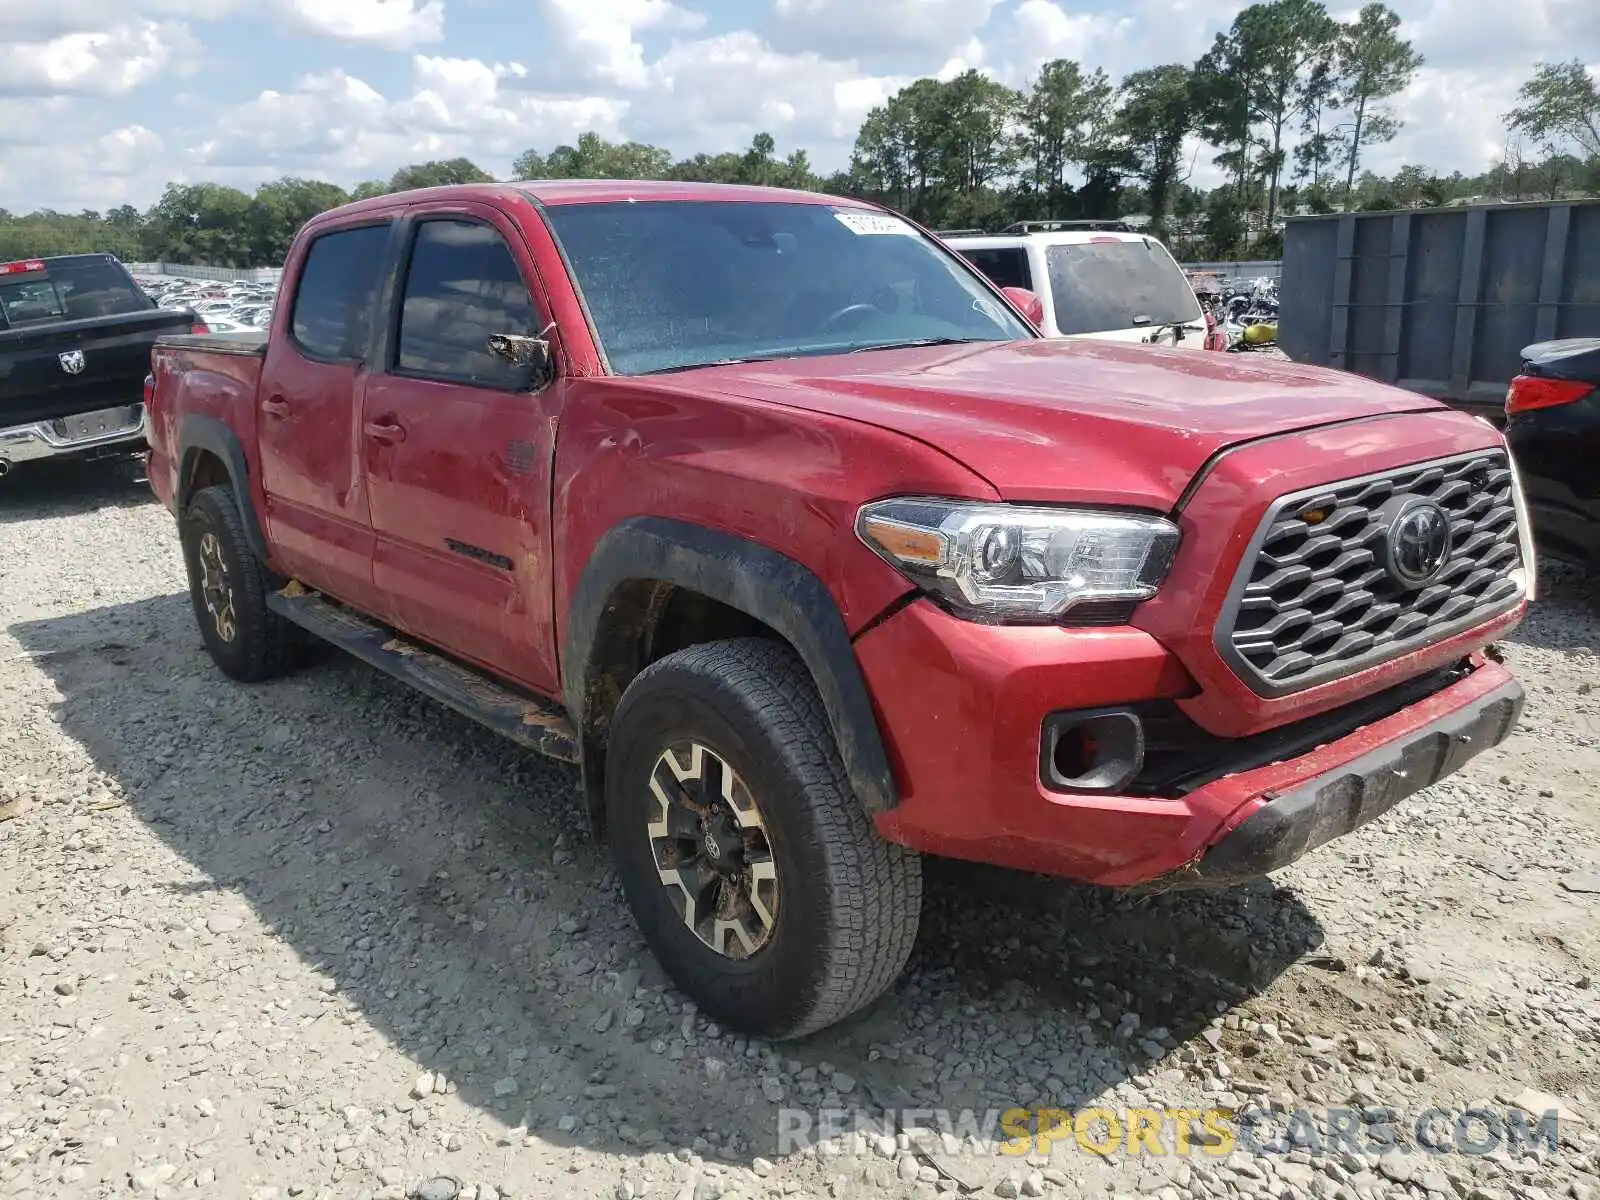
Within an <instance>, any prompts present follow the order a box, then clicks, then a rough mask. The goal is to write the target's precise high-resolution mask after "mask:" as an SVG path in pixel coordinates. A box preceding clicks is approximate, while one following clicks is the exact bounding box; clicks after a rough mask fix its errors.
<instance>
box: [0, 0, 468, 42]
mask: <svg viewBox="0 0 1600 1200" xmlns="http://www.w3.org/2000/svg"><path fill="white" fill-rule="evenodd" d="M230 16H240V17H250V18H261V17H270V18H273V19H275V20H276V21H277V22H278V23H279V24H280V25H282V26H283V27H285V28H287V29H288V30H290V31H291V32H294V33H298V34H301V35H304V36H306V37H320V38H331V39H334V40H337V41H346V42H366V43H370V44H372V45H377V46H385V47H388V48H390V49H398V50H404V49H409V48H411V47H413V46H418V45H422V44H424V43H429V42H437V41H439V40H441V39H442V38H443V37H444V0H257V2H255V3H249V2H248V0H0V38H4V39H12V38H15V39H19V40H38V39H45V38H53V37H58V36H60V35H61V34H67V33H95V32H97V31H100V30H104V29H108V28H111V27H112V26H114V25H116V24H118V23H120V22H125V21H127V20H128V19H129V18H131V17H144V18H148V19H152V20H178V19H183V20H192V21H215V20H220V19H221V18H223V17H230Z"/></svg>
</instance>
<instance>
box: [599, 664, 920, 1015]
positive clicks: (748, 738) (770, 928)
mask: <svg viewBox="0 0 1600 1200" xmlns="http://www.w3.org/2000/svg"><path fill="white" fill-rule="evenodd" d="M606 819H607V826H608V829H609V831H610V835H611V841H612V846H613V853H614V854H615V857H616V862H617V867H618V870H619V872H620V874H621V877H622V884H623V890H624V892H625V893H626V894H627V898H628V904H629V907H630V908H631V909H632V910H633V914H634V917H635V919H636V920H637V921H638V923H639V926H640V928H641V929H642V930H643V931H644V935H645V939H646V941H647V942H648V943H649V945H650V948H651V950H652V951H654V953H655V955H656V957H657V958H658V959H659V960H660V962H661V964H662V967H663V968H664V969H665V970H666V972H667V974H668V975H669V976H671V978H672V980H673V982H674V983H676V984H677V986H678V987H679V989H680V990H682V991H683V992H685V993H686V994H687V995H688V996H689V997H690V998H691V999H693V1000H694V1002H695V1003H696V1004H697V1005H699V1006H700V1008H701V1009H702V1010H703V1011H704V1012H706V1013H707V1014H708V1015H709V1016H711V1017H713V1018H715V1019H716V1020H718V1021H721V1022H722V1023H724V1024H726V1025H728V1026H729V1027H731V1028H736V1029H740V1030H742V1031H745V1032H747V1033H754V1034H758V1035H760V1036H764V1037H769V1038H792V1037H800V1036H803V1035H805V1034H808V1033H812V1032H814V1031H816V1030H818V1029H821V1028H823V1027H825V1026H827V1025H831V1024H833V1023H834V1022H836V1021H839V1020H842V1019H843V1018H844V1017H846V1016H848V1015H850V1014H851V1013H852V1012H855V1011H856V1010H857V1009H859V1008H862V1007H863V1006H865V1005H867V1004H869V1003H871V1002H872V1001H873V1000H875V999H876V998H877V997H878V996H879V995H881V994H882V993H883V991H884V990H885V989H887V988H888V987H889V986H890V985H891V984H892V983H893V982H894V981H895V979H896V978H897V977H898V976H899V974H900V972H901V970H902V969H903V968H904V966H905V963H906V959H907V958H908V957H909V956H910V953H911V948H912V945H913V943H914V942H915V941H916V935H917V923H918V919H919V917H920V914H921V906H922V874H921V862H920V859H919V858H918V857H917V855H916V854H914V853H912V852H911V851H908V850H905V849H902V848H901V847H899V846H895V845H892V844H891V843H889V842H886V841H884V840H883V839H882V838H880V837H879V836H878V835H877V834H876V832H875V831H874V830H873V828H872V824H871V822H870V821H869V820H868V818H867V815H866V813H865V811H863V809H862V807H861V804H860V802H859V801H858V800H857V799H856V796H855V795H854V793H853V792H852V791H851V789H850V786H849V783H848V781H847V779H846V777H845V773H844V767H843V765H842V764H841V762H840V760H839V753H838V750H837V748H836V747H835V745H834V740H833V733H832V730H831V729H830V728H829V725H828V721H827V716H826V714H825V713H824V711H823V706H822V699H821V697H820V696H818V694H817V690H816V687H815V686H814V685H813V684H812V682H811V677H810V675H809V673H808V672H807V671H806V668H805V665H804V664H803V663H802V662H801V661H800V659H799V658H798V656H796V654H795V653H794V651H793V650H791V649H790V648H789V647H787V646H785V645H782V644H780V643H777V642H771V641H764V640H761V639H755V638H750V639H738V640H730V641H722V642H708V643H705V644H703V645H699V646H691V647H689V648H688V649H686V650H680V651H677V652H676V653H674V654H669V655H667V656H666V657H665V658H662V659H661V660H659V661H658V662H655V663H653V664H651V665H650V666H649V667H647V668H646V669H645V670H644V671H642V672H640V674H639V675H638V677H637V678H635V679H634V681H633V682H632V683H631V684H630V685H629V687H628V690H627V691H626V692H625V693H624V695H623V697H622V702H621V704H620V705H619V706H618V708H617V712H616V716H615V718H614V720H613V721H612V725H611V742H610V747H609V749H608V752H607V757H606Z"/></svg>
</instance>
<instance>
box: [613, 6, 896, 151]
mask: <svg viewBox="0 0 1600 1200" xmlns="http://www.w3.org/2000/svg"><path fill="white" fill-rule="evenodd" d="M910 82H911V78H910V77H909V76H903V77H901V76H871V75H867V74H865V73H864V72H862V71H861V69H860V67H859V66H858V65H857V64H856V63H855V62H853V61H843V62H841V61H838V60H835V59H830V58H826V57H824V56H822V55H820V54H816V53H810V52H807V53H802V54H782V53H779V52H778V51H776V50H774V49H773V48H772V47H771V46H770V45H768V44H767V43H766V42H764V41H763V40H762V39H761V38H759V37H757V36H756V35H755V34H754V33H751V32H750V31H748V30H741V31H738V32H734V33H727V34H722V35H720V36H718V37H712V38H701V39H699V40H696V41H690V42H679V43H677V44H675V45H673V46H672V47H671V48H670V49H668V50H667V51H666V53H665V54H663V55H662V56H661V58H660V59H659V60H658V61H657V62H656V63H655V64H654V65H653V66H652V67H651V72H650V79H649V83H648V85H647V87H646V88H645V90H644V93H643V95H642V96H641V97H640V99H639V102H638V103H637V104H635V105H634V106H633V108H632V109H631V110H630V119H629V122H628V132H629V133H630V135H632V136H635V137H638V138H640V139H641V140H646V141H651V140H653V141H656V142H659V143H662V144H665V145H667V146H669V147H670V148H672V149H673V150H675V151H677V152H679V153H686V152H690V151H699V150H708V151H713V150H734V149H742V148H743V147H744V146H745V145H747V144H748V143H749V141H750V138H751V137H752V136H754V135H755V134H756V133H759V132H762V131H765V132H768V133H771V134H772V135H773V137H774V138H775V139H776V140H777V142H778V146H779V150H780V152H784V153H787V152H788V151H791V150H794V149H799V148H804V149H806V150H807V151H808V152H809V153H810V155H811V157H812V162H813V165H817V164H819V163H822V164H827V165H831V166H837V165H842V163H843V161H844V160H845V159H846V158H847V157H848V155H849V146H850V143H851V142H853V141H854V140H855V135H856V130H857V129H858V128H859V127H860V125H861V121H862V118H864V117H865V116H866V115H867V112H868V110H869V109H871V107H872V106H873V105H875V104H881V103H882V102H883V101H884V100H885V99H886V98H887V97H888V96H889V95H891V94H892V93H893V92H894V91H895V90H896V89H897V88H900V87H903V86H904V85H905V84H908V83H910Z"/></svg>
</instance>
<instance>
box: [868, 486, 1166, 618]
mask: <svg viewBox="0 0 1600 1200" xmlns="http://www.w3.org/2000/svg"><path fill="white" fill-rule="evenodd" d="M856 533H857V534H858V535H859V536H860V537H861V540H862V541H864V542H866V544H867V545H868V546H870V547H871V548H872V549H873V550H875V551H876V552H877V553H878V554H879V555H880V556H882V557H883V558H884V559H885V560H886V561H887V562H888V563H889V564H890V565H891V566H893V567H895V568H897V569H898V570H900V571H901V572H903V573H904V574H905V575H907V576H909V577H910V578H911V579H912V580H913V581H915V582H916V583H917V584H918V585H920V586H921V587H922V588H923V589H924V590H925V591H927V592H928V593H930V594H931V595H933V596H934V597H936V598H937V599H939V600H941V601H943V602H944V603H945V604H946V606H948V607H950V608H952V609H954V610H955V611H956V612H957V613H959V614H960V615H963V616H967V617H976V618H979V619H988V620H993V621H1019V622H1020V621H1038V622H1044V621H1055V620H1059V619H1060V618H1061V617H1062V616H1063V615H1065V614H1066V613H1068V612H1070V611H1071V609H1072V608H1073V607H1074V606H1076V605H1079V604H1083V603H1085V602H1088V601H1094V600H1113V601H1114V600H1123V601H1139V600H1146V599H1148V598H1149V597H1151V596H1153V595H1155V593H1156V589H1157V588H1158V587H1159V586H1160V585H1161V581H1162V580H1163V579H1165V578H1166V574H1167V571H1168V569H1170V568H1171V566H1172V559H1173V556H1174V555H1175V554H1176V553H1177V550H1178V529H1177V526H1175V525H1173V524H1172V523H1171V522H1170V521H1164V520H1162V519H1161V518H1160V517H1143V516H1131V515H1125V514H1121V513H1101V512H1089V511H1084V510H1081V509H1067V508H1023V507H1020V506H1017V505H1011V504H981V503H972V502H964V501H958V500H923V499H902V500H880V501H877V502H876V503H873V504H868V505H866V506H864V507H863V508H862V509H861V511H860V512H859V513H858V514H857V516H856Z"/></svg>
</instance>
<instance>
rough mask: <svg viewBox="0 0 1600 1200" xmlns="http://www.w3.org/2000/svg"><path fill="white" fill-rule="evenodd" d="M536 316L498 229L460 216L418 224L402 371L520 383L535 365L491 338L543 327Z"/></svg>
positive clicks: (403, 326)
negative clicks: (495, 348)
mask: <svg viewBox="0 0 1600 1200" xmlns="http://www.w3.org/2000/svg"><path fill="white" fill-rule="evenodd" d="M537 319H538V318H537V314H536V313H535V312H534V307H533V300H532V298H531V297H530V296H529V295H528V289H527V287H526V286H525V285H524V284H523V282H522V276H521V275H520V274H519V273H518V271H517V264H516V261H515V260H514V259H513V258H512V257H511V251H510V249H508V248H507V246H506V244H505V242H504V241H503V240H502V239H501V237H500V235H499V234H498V233H496V232H495V231H494V230H493V229H492V228H490V227H489V226H487V225H479V224H477V223H476V222H473V221H456V220H432V221H424V222H422V223H421V224H420V225H419V226H418V227H417V237H416V242H415V243H414V245H413V246H412V249H411V264H410V267H409V268H408V270H407V271H406V291H405V301H404V303H403V305H402V306H401V309H400V344H399V351H398V354H397V356H396V364H395V365H396V366H397V367H399V369H400V370H402V371H405V372H407V373H408V374H414V375H423V376H429V377H432V378H438V379H448V380H451V381H455V382H463V383H471V384H478V385H480V386H483V387H493V388H502V389H506V390H510V391H515V390H521V389H523V388H526V387H527V386H528V384H529V379H530V375H529V370H528V368H527V367H516V366H512V365H511V364H510V363H507V362H505V361H504V360H502V359H500V358H497V357H495V355H493V354H491V353H490V352H489V346H488V339H489V338H490V336H491V335H493V334H497V333H515V334H532V333H537V332H538V324H537Z"/></svg>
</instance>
